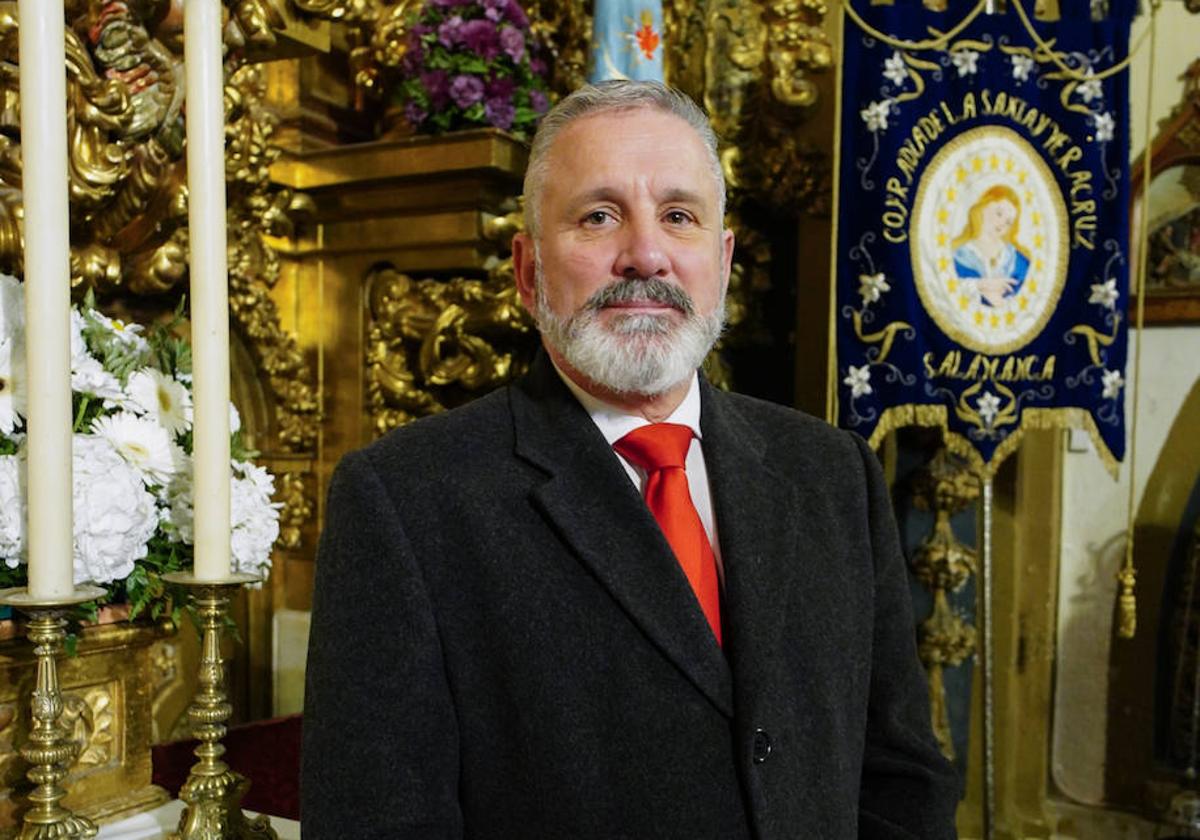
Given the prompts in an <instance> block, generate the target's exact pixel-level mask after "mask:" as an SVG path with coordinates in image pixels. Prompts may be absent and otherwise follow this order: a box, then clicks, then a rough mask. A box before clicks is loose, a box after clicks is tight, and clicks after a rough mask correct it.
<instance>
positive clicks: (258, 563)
mask: <svg viewBox="0 0 1200 840" xmlns="http://www.w3.org/2000/svg"><path fill="white" fill-rule="evenodd" d="M233 471H234V478H233V486H232V488H231V492H230V507H231V518H230V524H231V526H232V533H231V535H230V540H231V542H230V550H231V552H232V554H233V565H234V569H235V571H238V572H258V573H264V574H265V573H266V572H267V570H269V569H270V567H271V546H272V545H274V543H275V540H276V538H277V537H278V536H279V508H280V507H281V505H279V504H278V503H273V502H272V501H271V494H272V493H274V492H275V479H274V478H272V476H271V474H270V473H269V472H267V470H266V469H265V468H263V467H260V466H257V465H255V464H251V463H250V462H248V461H238V462H234V465H233Z"/></svg>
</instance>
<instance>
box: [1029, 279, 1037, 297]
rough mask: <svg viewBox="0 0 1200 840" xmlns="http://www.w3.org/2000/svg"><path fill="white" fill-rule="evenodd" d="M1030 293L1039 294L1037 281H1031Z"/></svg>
mask: <svg viewBox="0 0 1200 840" xmlns="http://www.w3.org/2000/svg"><path fill="white" fill-rule="evenodd" d="M1029 292H1030V294H1035V295H1036V294H1037V281H1036V280H1030V281H1029Z"/></svg>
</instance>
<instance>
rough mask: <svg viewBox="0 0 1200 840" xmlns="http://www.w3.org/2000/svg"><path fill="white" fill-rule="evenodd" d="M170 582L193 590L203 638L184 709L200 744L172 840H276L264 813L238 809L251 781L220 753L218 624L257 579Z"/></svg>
mask: <svg viewBox="0 0 1200 840" xmlns="http://www.w3.org/2000/svg"><path fill="white" fill-rule="evenodd" d="M163 579H164V580H165V581H167V582H168V583H176V584H180V585H182V586H186V587H188V588H189V589H191V597H192V603H193V604H194V605H195V608H196V612H197V614H198V615H199V616H200V624H201V631H202V632H203V638H202V640H201V654H200V688H199V690H198V691H197V692H196V698H195V700H193V701H192V705H191V708H189V709H188V719H189V720H190V721H191V723H192V731H193V732H194V733H195V735H196V738H197V739H198V740H199V741H200V744H199V745H198V746H197V747H196V758H197V762H196V764H195V766H193V767H192V770H191V773H190V774H189V775H188V779H187V781H186V782H184V784H183V787H182V788H180V790H179V798H180V799H182V800H183V802H184V804H185V806H186V807H185V808H184V809H183V814H182V815H181V816H180V818H179V829H178V830H177V831H176V832H175V833H173V834H171V835H170V838H171V840H253V838H269V840H275V838H276V836H277V835H276V834H275V830H274V829H273V828H271V823H270V820H269V819H268V818H267V817H265V816H259V817H256V818H255V819H253V820H248V819H246V815H245V814H243V813H242V808H241V802H242V797H243V796H245V794H246V791H247V790H248V789H249V787H250V782H249V780H247V779H246V778H245V777H244V776H242V775H241V774H240V773H237V772H235V771H233V770H231V769H229V765H227V764H226V763H225V762H224V761H221V755H222V754H223V753H224V752H225V747H224V745H223V744H221V739H222V738H224V737H225V723H226V721H228V720H229V716H230V714H232V712H233V710H232V707H231V706H230V705H229V702H228V699H227V696H226V693H225V662H224V659H223V657H222V656H221V627H222V625H223V624H224V620H225V613H226V610H227V609H228V607H229V598H230V595H231V594H232V593H233V591H234V590H235V589H237V588H238V587H241V586H244V585H245V584H247V583H256V582H258V581H260V580H262V578H261V577H259V576H257V575H251V574H239V573H235V574H232V575H230V576H229V577H227V578H222V579H220V580H203V579H201V578H197V577H196V576H195V575H194V574H193V573H191V572H174V573H172V574H169V575H163Z"/></svg>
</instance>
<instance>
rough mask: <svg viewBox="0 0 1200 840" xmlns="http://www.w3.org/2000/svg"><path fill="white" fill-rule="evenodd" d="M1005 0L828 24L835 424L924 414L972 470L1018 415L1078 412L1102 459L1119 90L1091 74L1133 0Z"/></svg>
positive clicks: (1121, 262)
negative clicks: (838, 47) (837, 76)
mask: <svg viewBox="0 0 1200 840" xmlns="http://www.w3.org/2000/svg"><path fill="white" fill-rule="evenodd" d="M1024 1H1025V2H1028V0H1024ZM1018 2H1021V0H1009V4H1008V5H1009V8H1008V9H1007V11H1004V12H1000V13H996V14H988V13H986V12H984V11H983V6H982V4H981V5H980V6H979V7H977V8H976V9H975V10H974V11H972V12H969V13H968V12H967V11H966V10H965V9H964V8H963V7H962V5H961V4H951V11H935V10H931V9H929V8H927V7H926V6H925V5H924V4H923V3H922V2H921V1H920V0H896V2H895V3H894V4H892V5H868V4H867V3H866V2H865V0H858V3H857V4H856V5H855V6H854V9H853V10H852V11H853V12H856V13H857V16H859V17H861V19H862V23H865V24H866V27H864V26H862V25H860V24H859V23H856V22H855V21H854V20H853V19H852V18H851V17H848V18H847V20H846V22H845V57H844V70H843V76H842V90H841V96H842V119H841V125H840V132H841V140H840V147H839V148H840V166H839V174H838V184H839V191H840V192H839V199H838V202H839V210H838V217H837V231H838V234H837V246H836V254H835V259H836V266H837V278H836V289H835V294H836V310H835V318H836V323H837V380H838V381H837V383H836V385H837V389H838V390H837V406H838V407H837V417H838V422H839V424H840V425H842V426H843V427H846V428H850V429H854V430H856V431H858V432H859V433H860V434H863V435H864V436H866V437H868V438H869V439H870V440H871V442H872V444H873V445H874V444H878V442H879V441H880V440H881V439H882V437H883V436H884V435H885V434H886V433H887V432H888V431H890V430H891V429H894V428H898V427H900V426H905V425H926V426H941V427H943V428H944V429H946V430H947V441H948V444H949V445H950V446H951V447H952V448H953V449H955V450H957V451H959V452H961V453H963V454H965V455H967V456H968V457H970V458H971V459H972V460H973V462H975V464H976V466H977V467H980V468H984V469H988V470H991V469H994V468H995V466H996V465H997V464H999V462H1000V461H1001V460H1002V459H1003V458H1004V457H1005V456H1006V455H1007V454H1009V453H1010V452H1011V451H1012V450H1013V449H1014V448H1015V447H1016V445H1017V443H1018V441H1019V439H1020V435H1021V432H1022V431H1023V430H1024V429H1027V428H1032V427H1047V426H1060V425H1061V426H1065V425H1075V426H1082V427H1084V428H1087V429H1088V430H1089V431H1090V432H1091V433H1092V438H1093V440H1094V441H1095V443H1096V446H1097V449H1098V451H1099V452H1100V454H1101V456H1102V457H1103V458H1104V459H1105V462H1106V464H1108V465H1109V467H1110V468H1111V469H1114V470H1115V468H1116V462H1117V461H1119V460H1120V459H1121V458H1122V457H1123V456H1124V451H1125V422H1124V387H1125V378H1124V376H1125V375H1124V370H1125V357H1126V337H1127V335H1126V334H1127V330H1126V322H1127V319H1126V315H1125V312H1126V307H1127V301H1128V289H1129V218H1128V215H1129V214H1128V203H1129V186H1128V182H1129V175H1128V162H1129V131H1128V122H1129V121H1128V86H1129V85H1128V72H1127V70H1118V71H1117V72H1111V73H1110V72H1108V71H1109V69H1110V68H1117V67H1118V65H1120V64H1121V62H1122V61H1123V60H1124V59H1125V57H1126V54H1127V51H1128V47H1129V26H1130V21H1131V19H1132V16H1133V14H1134V10H1135V7H1134V2H1135V0H1109V1H1108V2H1106V0H1091V2H1089V1H1088V0H1060V2H1059V3H1058V4H1057V7H1058V12H1059V17H1058V19H1056V20H1053V21H1048V20H1041V19H1032V18H1025V19H1024V20H1023V19H1022V13H1023V12H1024V11H1025V8H1024V7H1023V6H1021V7H1018V6H1017V3H1018ZM1054 5H1055V4H1053V3H1047V4H1046V7H1047V8H1050V7H1052V6H1054ZM1039 8H1041V6H1040V4H1039ZM1032 14H1033V12H1032V11H1030V15H1032ZM964 15H966V16H965V17H964ZM963 24H965V25H963ZM870 29H874V30H876V32H875V34H872V33H871V32H870ZM1031 30H1032V31H1031ZM931 33H932V34H931ZM942 33H948V34H949V35H950V37H948V38H947V37H943V36H942ZM878 34H886V35H887V36H888V40H894V41H901V42H906V43H907V44H908V45H909V46H908V48H898V47H897V45H896V44H894V43H893V44H889V43H885V41H884V40H883V39H881V38H878V37H876V35H878ZM1035 35H1037V36H1038V37H1037V38H1035V37H1034V36H1035ZM1039 40H1040V41H1041V43H1040V44H1039V43H1038V41H1039ZM914 42H916V43H915V46H914ZM922 42H923V43H922Z"/></svg>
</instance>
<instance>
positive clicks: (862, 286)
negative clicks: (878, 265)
mask: <svg viewBox="0 0 1200 840" xmlns="http://www.w3.org/2000/svg"><path fill="white" fill-rule="evenodd" d="M891 290H892V287H891V286H890V285H888V281H887V278H886V277H885V276H884V274H883V272H882V271H881V272H879V273H878V274H860V275H858V293H859V294H860V295H861V296H862V299H863V303H874V302H875V301H877V300H879V298H880V297H881V296H882V295H883V293H884V292H890V291H891Z"/></svg>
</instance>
